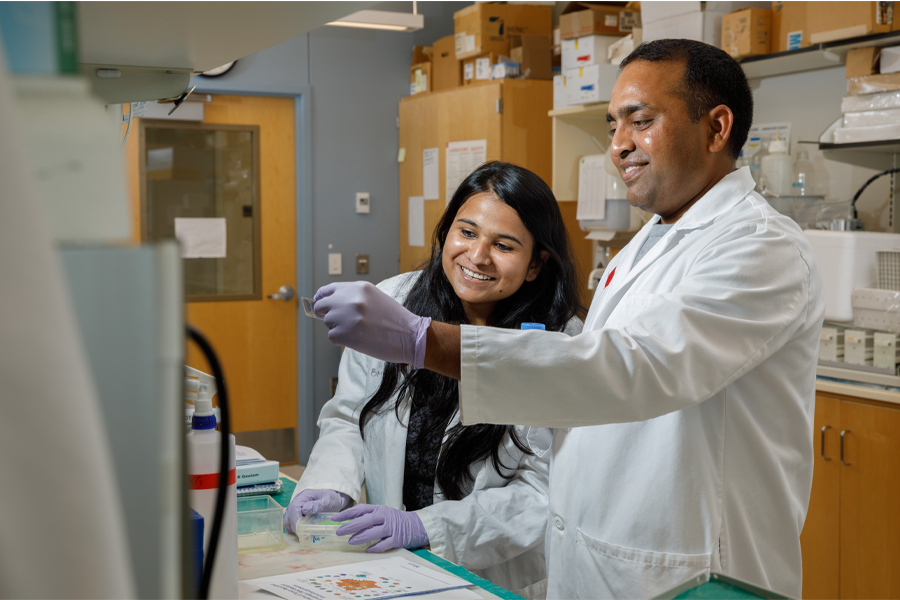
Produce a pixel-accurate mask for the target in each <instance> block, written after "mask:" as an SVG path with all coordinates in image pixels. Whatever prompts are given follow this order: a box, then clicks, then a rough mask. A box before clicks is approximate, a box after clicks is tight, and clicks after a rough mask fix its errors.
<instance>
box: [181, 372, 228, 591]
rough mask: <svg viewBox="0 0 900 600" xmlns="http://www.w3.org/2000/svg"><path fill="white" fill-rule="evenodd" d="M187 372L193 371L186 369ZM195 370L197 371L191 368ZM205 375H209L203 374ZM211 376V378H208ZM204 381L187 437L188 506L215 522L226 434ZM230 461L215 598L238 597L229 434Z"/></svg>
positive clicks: (213, 588) (214, 581)
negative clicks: (219, 425)
mask: <svg viewBox="0 0 900 600" xmlns="http://www.w3.org/2000/svg"><path fill="white" fill-rule="evenodd" d="M185 369H186V370H187V369H191V368H190V367H187V366H186V367H185ZM191 370H192V371H193V370H194V369H191ZM201 375H206V374H205V373H202V372H201ZM207 377H209V375H207ZM198 381H199V382H200V383H199V385H198V387H199V390H198V396H197V399H196V401H195V409H194V415H193V418H192V419H191V431H190V433H188V435H187V450H188V475H189V479H190V492H189V494H188V503H189V504H190V506H191V508H193V509H194V510H196V511H197V512H198V513H200V515H201V516H202V517H203V519H204V521H205V522H207V523H212V522H213V516H214V514H215V508H216V496H217V494H218V487H219V478H220V475H219V474H220V462H221V461H220V452H221V448H220V446H221V443H222V435H221V434H220V433H219V432H218V431H216V415H215V412H213V409H212V393H211V388H210V386H209V385H208V384H204V383H203V382H202V381H200V379H199V378H198ZM227 443H228V445H229V461H228V473H227V476H226V477H227V479H226V481H227V491H226V499H225V511H224V516H223V520H222V524H221V529H220V533H219V540H218V548H217V550H216V552H215V553H214V554H213V557H214V559H215V562H214V564H213V565H209V564H208V561H207V565H206V568H207V569H208V568H210V566H212V576H211V579H210V586H209V596H210V597H211V598H237V595H238V572H237V549H238V546H237V486H236V483H235V462H234V436H233V435H229V436H228V440H227ZM212 529H213V527H211V526H210V527H208V528H207V531H204V534H203V549H204V554H205V555H207V556H209V555H210V535H211V533H212Z"/></svg>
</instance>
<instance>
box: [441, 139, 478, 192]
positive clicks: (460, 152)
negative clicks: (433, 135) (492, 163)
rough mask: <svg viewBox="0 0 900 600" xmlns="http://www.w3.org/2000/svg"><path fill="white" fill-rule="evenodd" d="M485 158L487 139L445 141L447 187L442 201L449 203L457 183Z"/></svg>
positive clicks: (457, 185)
mask: <svg viewBox="0 0 900 600" xmlns="http://www.w3.org/2000/svg"><path fill="white" fill-rule="evenodd" d="M486 160H487V140H469V141H467V142H448V143H447V169H446V170H447V187H446V196H445V197H444V201H445V203H446V204H450V199H451V198H453V193H454V192H455V191H456V188H458V187H459V184H461V183H462V182H463V180H464V179H465V178H466V177H468V176H469V175H470V174H471V173H472V171H474V170H475V169H477V168H478V167H480V166H481V165H482V164H484V162H485V161H486Z"/></svg>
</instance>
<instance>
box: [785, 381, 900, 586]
mask: <svg viewBox="0 0 900 600" xmlns="http://www.w3.org/2000/svg"><path fill="white" fill-rule="evenodd" d="M814 435H815V438H814V446H815V469H814V472H813V487H812V495H811V497H810V501H809V512H808V514H807V517H806V523H805V524H804V527H803V533H802V535H801V536H800V542H801V545H802V549H803V597H804V598H898V597H900V511H898V507H900V406H897V407H893V406H890V405H887V404H880V403H874V402H872V403H869V402H865V401H858V400H856V399H853V398H849V397H846V396H838V395H834V394H828V393H824V392H819V393H818V394H816V420H815V431H814Z"/></svg>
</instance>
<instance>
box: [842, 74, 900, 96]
mask: <svg viewBox="0 0 900 600" xmlns="http://www.w3.org/2000/svg"><path fill="white" fill-rule="evenodd" d="M896 91H900V73H889V74H887V75H880V74H879V75H865V76H862V77H849V78H847V95H849V96H863V95H866V94H880V93H882V92H896Z"/></svg>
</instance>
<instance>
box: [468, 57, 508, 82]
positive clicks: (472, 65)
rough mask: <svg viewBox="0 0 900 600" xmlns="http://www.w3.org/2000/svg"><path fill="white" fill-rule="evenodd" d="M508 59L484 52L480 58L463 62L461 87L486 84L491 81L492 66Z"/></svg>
mask: <svg viewBox="0 0 900 600" xmlns="http://www.w3.org/2000/svg"><path fill="white" fill-rule="evenodd" d="M507 60H510V58H509V57H508V56H506V55H503V54H498V53H496V52H485V53H484V54H482V55H481V56H473V57H472V58H467V59H465V60H464V61H463V85H464V86H466V85H475V84H479V83H487V82H488V81H490V80H491V73H492V71H493V68H494V65H496V64H497V63H499V62H505V61H507Z"/></svg>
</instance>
